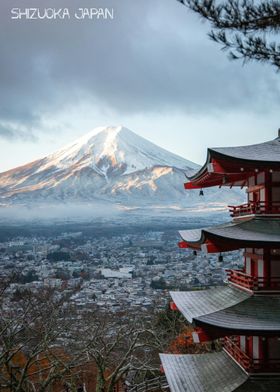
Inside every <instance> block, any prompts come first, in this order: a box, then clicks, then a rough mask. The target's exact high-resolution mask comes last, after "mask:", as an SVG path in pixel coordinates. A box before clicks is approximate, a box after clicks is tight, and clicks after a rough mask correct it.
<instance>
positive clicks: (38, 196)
mask: <svg viewBox="0 0 280 392" xmlns="http://www.w3.org/2000/svg"><path fill="white" fill-rule="evenodd" d="M198 168H199V166H198V165H196V164H194V163H193V162H190V161H188V160H185V159H183V158H181V157H179V156H177V155H175V154H173V153H170V152H168V151H166V150H164V149H162V148H160V147H158V146H156V145H155V144H153V143H151V142H149V141H148V140H146V139H144V138H142V137H140V136H138V135H136V134H135V133H134V132H132V131H130V130H128V129H126V128H124V127H99V128H96V129H94V130H93V131H92V132H90V133H88V134H86V135H85V136H83V137H82V138H80V139H78V140H76V141H75V142H74V143H71V144H69V145H67V146H65V147H64V148H62V149H60V150H59V151H57V152H55V153H53V154H51V155H49V156H47V157H45V158H43V159H39V160H37V161H34V162H31V163H29V164H27V165H24V166H21V167H17V168H15V169H13V170H9V171H7V172H4V173H0V200H1V203H2V204H16V203H21V204H22V203H23V204H29V203H31V202H32V203H49V202H76V201H79V202H83V201H90V202H97V201H98V200H100V201H101V200H103V201H109V202H114V203H115V202H118V203H123V204H129V205H131V204H134V205H147V204H157V203H167V204H171V205H172V204H181V205H182V204H183V205H187V206H188V205H190V206H192V205H195V204H199V203H201V201H202V200H199V198H198V197H197V192H194V191H192V192H185V190H184V187H183V183H184V181H185V180H186V179H185V175H186V174H187V175H190V174H191V173H192V172H193V171H194V170H197V169H198ZM231 195H232V196H233V193H232V192H227V193H226V194H225V193H224V192H221V191H219V192H217V191H216V190H211V191H209V192H208V195H207V200H205V201H208V202H211V201H213V202H215V203H222V204H223V203H227V202H230V201H231V200H232V199H233V198H236V195H234V197H232V198H231V197H230V196H231Z"/></svg>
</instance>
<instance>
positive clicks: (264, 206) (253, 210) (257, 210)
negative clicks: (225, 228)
mask: <svg viewBox="0 0 280 392" xmlns="http://www.w3.org/2000/svg"><path fill="white" fill-rule="evenodd" d="M228 208H229V212H230V216H231V217H233V218H238V217H242V216H246V215H280V202H270V203H267V202H262V201H260V202H257V203H253V202H250V203H245V204H241V205H239V206H228Z"/></svg>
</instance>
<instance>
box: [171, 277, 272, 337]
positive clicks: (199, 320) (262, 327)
mask: <svg viewBox="0 0 280 392" xmlns="http://www.w3.org/2000/svg"><path fill="white" fill-rule="evenodd" d="M170 295H171V298H172V300H173V302H174V303H175V305H176V307H177V309H178V310H179V311H180V312H181V313H182V315H183V316H184V317H185V318H186V319H187V321H188V322H190V323H193V322H194V323H195V325H196V326H199V327H203V328H204V329H206V330H207V327H210V330H211V329H212V330H213V328H214V331H216V332H217V330H216V329H217V328H219V329H222V330H228V331H231V333H232V332H234V333H235V334H238V332H241V333H250V332H251V333H255V334H261V333H267V334H272V335H275V334H276V335H277V334H279V332H280V297H279V296H266V295H253V294H252V293H250V292H247V291H244V290H241V289H238V288H236V287H234V286H231V285H227V286H222V287H217V288H213V289H209V290H201V291H186V292H180V291H174V292H170Z"/></svg>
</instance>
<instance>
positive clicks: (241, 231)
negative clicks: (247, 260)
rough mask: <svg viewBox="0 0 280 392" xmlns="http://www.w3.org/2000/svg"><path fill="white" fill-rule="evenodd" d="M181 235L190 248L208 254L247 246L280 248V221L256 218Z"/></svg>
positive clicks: (186, 231) (187, 231) (183, 231)
mask: <svg viewBox="0 0 280 392" xmlns="http://www.w3.org/2000/svg"><path fill="white" fill-rule="evenodd" d="M179 234H180V236H181V238H182V240H183V242H185V243H186V244H187V245H188V246H189V247H191V248H199V249H201V248H202V245H205V249H204V250H205V251H206V252H209V253H211V252H213V253H215V252H218V251H221V252H222V251H226V250H233V249H239V248H242V247H246V246H256V247H257V246H263V247H266V246H275V247H280V220H279V219H261V218H254V219H251V220H249V221H241V222H230V223H227V224H223V225H219V226H213V227H208V228H204V229H196V230H181V231H179Z"/></svg>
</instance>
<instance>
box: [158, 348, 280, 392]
mask: <svg viewBox="0 0 280 392" xmlns="http://www.w3.org/2000/svg"><path fill="white" fill-rule="evenodd" d="M160 359H161V362H162V365H163V369H164V371H165V375H166V378H167V381H168V384H169V387H170V390H171V392H232V391H236V392H256V391H260V392H278V391H279V383H280V379H279V377H274V378H273V377H269V378H265V377H258V378H251V377H250V376H249V375H248V374H247V373H245V372H244V371H243V370H242V369H241V367H240V366H239V365H238V364H237V363H236V362H235V361H234V360H233V359H231V357H230V356H229V355H228V354H227V353H225V352H224V351H221V352H216V353H209V354H193V355H189V354H187V355H173V354H160Z"/></svg>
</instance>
